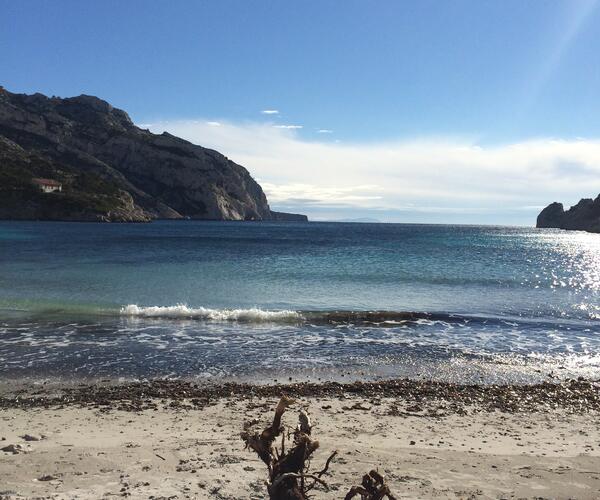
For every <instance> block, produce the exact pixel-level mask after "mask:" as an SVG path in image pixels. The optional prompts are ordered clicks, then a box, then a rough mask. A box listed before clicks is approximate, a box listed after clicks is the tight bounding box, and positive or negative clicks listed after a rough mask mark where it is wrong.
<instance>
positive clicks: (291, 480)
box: [241, 396, 337, 500]
mask: <svg viewBox="0 0 600 500" xmlns="http://www.w3.org/2000/svg"><path fill="white" fill-rule="evenodd" d="M294 403H295V401H294V400H293V399H292V398H289V397H287V396H282V397H281V399H280V400H279V403H278V404H277V407H276V408H275V415H274V417H273V421H272V422H271V424H270V425H268V426H267V427H265V428H264V429H263V431H262V432H258V431H257V430H255V429H253V426H254V421H253V422H248V423H247V424H246V425H244V430H243V432H242V433H241V437H242V440H243V441H244V443H245V444H246V448H250V449H252V450H254V451H255V452H256V454H257V455H258V456H259V458H260V459H261V460H262V461H263V462H264V463H265V464H266V466H267V469H268V472H269V480H268V482H267V491H268V494H269V498H270V499H271V500H307V499H308V498H309V496H308V493H309V492H310V491H311V490H312V489H313V488H314V487H315V486H317V484H319V485H321V486H323V487H325V488H327V483H326V482H325V481H324V480H323V479H322V476H323V475H324V474H325V473H326V472H327V471H328V469H329V464H330V463H331V461H332V460H333V459H334V458H335V456H336V455H337V452H336V451H334V452H333V453H332V454H331V455H330V456H329V458H328V459H327V461H326V462H325V466H324V467H323V469H322V470H321V471H319V472H316V473H314V472H310V470H309V469H310V466H309V462H310V459H311V457H312V454H313V453H314V452H315V450H317V449H318V448H319V442H318V441H317V440H314V439H313V438H312V436H311V432H312V424H311V421H310V417H309V416H308V414H307V413H306V412H305V411H304V410H301V411H300V413H299V416H298V425H297V426H296V428H295V430H294V431H293V434H291V433H290V432H288V433H287V437H288V439H290V437H291V438H292V444H291V446H290V447H289V448H288V449H287V450H286V432H285V427H284V426H283V424H282V417H283V414H284V412H285V411H286V409H287V408H288V407H290V406H291V405H292V404H294ZM279 436H281V445H280V447H275V446H273V444H274V442H275V440H276V439H277V438H278V437H279Z"/></svg>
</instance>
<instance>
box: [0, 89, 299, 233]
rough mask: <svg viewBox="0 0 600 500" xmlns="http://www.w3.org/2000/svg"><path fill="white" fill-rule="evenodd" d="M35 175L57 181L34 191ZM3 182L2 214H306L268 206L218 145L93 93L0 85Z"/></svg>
mask: <svg viewBox="0 0 600 500" xmlns="http://www.w3.org/2000/svg"><path fill="white" fill-rule="evenodd" d="M34 177H43V178H50V179H53V180H56V181H59V182H61V183H62V185H63V190H62V192H61V193H41V192H40V191H39V189H36V188H35V187H34V186H32V185H31V179H32V178H34ZM0 191H1V193H0V218H3V219H48V220H97V221H130V222H133V221H148V220H152V219H158V218H167V219H178V218H193V219H212V220H306V217H305V216H297V215H295V214H282V213H279V212H272V211H271V210H270V208H269V204H268V202H267V198H266V196H265V194H264V192H263V190H262V188H261V187H260V185H259V184H258V183H257V182H256V181H255V180H254V179H253V178H252V177H251V176H250V174H249V173H248V171H247V170H246V169H245V168H244V167H242V166H240V165H238V164H236V163H234V162H233V161H231V160H229V159H228V158H226V157H225V156H223V155H222V154H220V153H218V152H217V151H213V150H210V149H206V148H203V147H201V146H196V145H194V144H192V143H190V142H188V141H185V140H183V139H180V138H178V137H175V136H173V135H170V134H168V133H166V132H165V133H163V134H161V135H157V134H153V133H151V132H149V131H148V130H143V129H141V128H139V127H136V126H135V125H134V124H133V123H132V121H131V120H130V118H129V116H128V115H127V113H126V112H124V111H122V110H120V109H116V108H113V107H112V106H111V105H110V104H109V103H107V102H106V101H103V100H101V99H98V98H97V97H93V96H86V95H81V96H79V97H72V98H66V99H61V98H58V97H51V98H49V97H46V96H44V95H42V94H34V95H25V94H14V93H11V92H8V91H6V90H4V89H3V88H2V87H0ZM290 217H291V219H289V218H290Z"/></svg>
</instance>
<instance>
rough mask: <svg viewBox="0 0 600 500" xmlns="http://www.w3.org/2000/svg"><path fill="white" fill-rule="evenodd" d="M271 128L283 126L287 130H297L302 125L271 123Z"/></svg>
mask: <svg viewBox="0 0 600 500" xmlns="http://www.w3.org/2000/svg"><path fill="white" fill-rule="evenodd" d="M273 128H283V129H288V130H297V129H300V128H302V125H273Z"/></svg>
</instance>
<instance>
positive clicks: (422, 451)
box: [0, 380, 600, 499]
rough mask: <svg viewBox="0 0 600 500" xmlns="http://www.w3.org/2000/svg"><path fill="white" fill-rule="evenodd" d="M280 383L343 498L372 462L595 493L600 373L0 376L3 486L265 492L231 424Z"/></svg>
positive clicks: (324, 494)
mask: <svg viewBox="0 0 600 500" xmlns="http://www.w3.org/2000/svg"><path fill="white" fill-rule="evenodd" d="M282 393H286V394H289V395H292V396H293V397H295V398H296V400H297V402H296V404H295V405H294V406H293V407H292V408H290V410H289V411H288V413H286V414H285V416H284V423H285V424H286V425H288V426H290V427H294V426H295V425H296V419H297V412H298V410H300V409H301V408H304V409H306V410H307V411H308V412H309V414H310V415H311V417H312V419H313V424H314V427H313V435H314V436H315V437H316V438H317V439H319V441H320V443H321V446H320V448H319V450H317V452H316V454H315V457H314V460H313V467H314V468H315V469H316V470H319V469H321V468H322V465H323V463H324V462H325V460H326V459H327V457H328V456H329V455H330V453H331V452H332V451H333V450H338V452H339V454H338V456H337V457H336V458H335V459H334V461H333V462H332V464H331V465H330V468H329V472H328V473H327V474H326V475H325V476H324V479H325V480H326V482H327V484H328V485H329V490H328V491H326V490H325V489H324V488H321V489H320V490H319V491H317V492H316V497H315V498H332V499H333V498H343V497H344V495H345V493H346V491H347V490H348V489H349V488H350V486H351V485H352V484H354V483H357V482H359V481H360V478H361V476H362V474H364V473H365V472H368V471H369V470H370V469H372V468H376V469H378V470H379V471H380V472H382V473H383V474H384V475H385V476H386V477H387V480H388V482H389V485H390V486H391V489H392V491H393V492H394V494H395V495H396V497H397V498H599V497H600V384H598V383H594V382H588V381H570V382H566V383H563V384H551V383H548V384H542V385H538V386H502V387H497V386H496V387H494V386H458V385H453V384H432V383H427V382H412V381H406V380H401V381H389V382H382V383H363V384H348V385H342V384H296V385H287V386H278V385H273V386H248V385H240V384H227V385H220V386H200V385H194V384H190V383H187V382H152V383H147V384H108V385H93V386H80V387H70V388H60V389H59V388H56V387H54V388H52V389H50V388H48V387H26V388H25V387H24V388H21V389H20V390H19V391H17V392H15V391H14V390H13V391H10V392H6V388H5V390H4V393H3V394H1V395H0V439H2V441H0V448H6V447H8V449H9V451H4V452H0V498H31V497H36V498H40V497H41V498H89V499H91V498H102V497H106V498H110V497H112V496H125V497H126V496H129V497H131V498H155V499H156V498H216V499H261V498H265V491H266V489H265V485H264V480H265V478H266V470H265V466H264V465H263V464H262V462H260V461H259V459H258V458H257V457H256V456H255V455H254V454H253V453H252V452H250V451H248V450H244V447H243V443H242V441H241V439H240V431H241V429H242V427H243V424H244V422H245V421H249V420H252V419H258V420H260V421H261V422H264V423H265V424H266V423H267V422H268V421H269V420H270V419H271V417H272V411H273V408H274V406H275V404H276V403H277V400H278V397H279V395H281V394H282ZM26 435H29V436H28V437H27V438H24V436H26ZM27 439H29V440H27ZM31 439H34V440H31ZM11 445H12V446H11ZM11 450H12V451H11Z"/></svg>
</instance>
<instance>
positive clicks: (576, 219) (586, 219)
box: [536, 195, 600, 233]
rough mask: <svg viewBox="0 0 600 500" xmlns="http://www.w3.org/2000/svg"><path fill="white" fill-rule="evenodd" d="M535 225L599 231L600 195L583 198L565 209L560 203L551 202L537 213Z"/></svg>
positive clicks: (592, 231)
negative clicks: (593, 197)
mask: <svg viewBox="0 0 600 500" xmlns="http://www.w3.org/2000/svg"><path fill="white" fill-rule="evenodd" d="M536 227H548V228H550V227H553V228H559V229H574V230H580V231H588V232H591V233H600V195H599V196H598V197H597V198H596V199H595V200H592V199H591V198H583V199H581V200H580V201H579V203H577V205H573V206H572V207H571V208H569V210H566V211H565V209H564V207H563V205H562V203H557V202H554V203H551V204H550V205H548V206H547V207H546V208H544V210H542V211H541V212H540V214H539V215H538V218H537V223H536Z"/></svg>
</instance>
